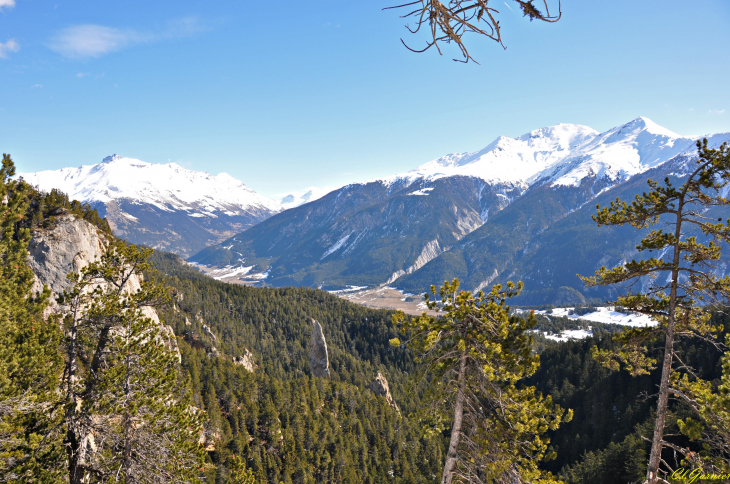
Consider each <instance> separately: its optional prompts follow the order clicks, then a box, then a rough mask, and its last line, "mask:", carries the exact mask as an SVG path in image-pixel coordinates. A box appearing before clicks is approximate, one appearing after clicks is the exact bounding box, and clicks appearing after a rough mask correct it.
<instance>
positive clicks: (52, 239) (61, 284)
mask: <svg viewBox="0 0 730 484" xmlns="http://www.w3.org/2000/svg"><path fill="white" fill-rule="evenodd" d="M106 237H107V236H106V235H105V234H103V233H101V232H100V231H99V230H98V229H97V228H96V227H94V226H93V225H91V224H90V223H88V222H86V221H85V220H77V219H76V218H75V217H74V216H73V215H64V216H61V217H58V218H57V219H56V224H55V227H53V229H50V230H36V231H34V232H33V235H32V238H31V240H30V243H29V244H28V255H29V257H28V265H29V266H30V268H31V270H32V271H33V274H35V277H36V279H35V283H34V284H33V291H34V292H41V291H42V290H43V285H44V284H46V285H48V287H49V289H50V290H51V291H53V293H54V294H60V293H62V292H63V291H64V290H66V289H69V288H70V287H71V286H72V285H73V284H72V283H71V281H69V280H68V279H66V274H68V273H70V272H76V273H78V272H79V271H80V270H81V269H83V268H84V267H86V266H87V265H88V264H89V263H90V262H92V261H93V260H94V259H98V258H99V257H101V255H102V254H103V253H104V249H105V248H106V246H107V244H108V241H107V238H106Z"/></svg>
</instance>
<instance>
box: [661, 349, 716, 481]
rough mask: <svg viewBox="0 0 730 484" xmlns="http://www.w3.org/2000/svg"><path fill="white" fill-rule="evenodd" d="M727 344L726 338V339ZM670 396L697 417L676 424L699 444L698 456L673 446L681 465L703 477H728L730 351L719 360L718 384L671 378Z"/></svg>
mask: <svg viewBox="0 0 730 484" xmlns="http://www.w3.org/2000/svg"><path fill="white" fill-rule="evenodd" d="M726 345H730V335H728V336H727V337H726ZM672 393H673V394H674V395H676V396H677V397H678V398H679V399H680V400H682V401H683V402H684V403H686V404H687V405H689V407H690V408H691V409H692V410H694V411H695V413H696V415H697V416H698V417H699V419H698V420H694V419H692V418H686V419H684V420H682V419H679V420H678V421H677V423H678V425H679V429H680V431H681V432H682V434H684V435H686V436H687V437H689V438H690V439H691V440H695V441H699V442H701V443H702V444H703V447H704V450H703V451H702V452H701V453H696V452H691V451H689V450H688V449H686V448H681V447H678V446H675V449H676V450H677V451H679V453H681V454H682V455H684V457H685V464H687V465H688V466H691V467H695V468H701V469H703V471H704V472H705V473H707V474H724V475H727V476H730V351H729V352H726V353H725V355H724V356H723V358H722V377H721V379H720V382H719V384H718V385H715V384H713V382H708V381H704V380H701V379H699V378H696V377H695V378H690V376H689V375H687V374H684V375H682V376H681V377H680V378H675V382H674V385H673V388H672Z"/></svg>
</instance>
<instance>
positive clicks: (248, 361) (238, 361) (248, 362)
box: [233, 349, 258, 372]
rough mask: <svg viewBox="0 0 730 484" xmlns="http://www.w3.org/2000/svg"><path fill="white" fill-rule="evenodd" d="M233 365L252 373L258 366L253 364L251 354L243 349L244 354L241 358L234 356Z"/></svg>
mask: <svg viewBox="0 0 730 484" xmlns="http://www.w3.org/2000/svg"><path fill="white" fill-rule="evenodd" d="M233 364H234V365H238V366H242V367H244V368H245V369H247V370H248V371H250V372H253V371H254V370H256V368H257V367H258V365H256V363H255V362H254V359H253V353H251V352H250V351H248V349H245V353H244V355H243V356H234V357H233Z"/></svg>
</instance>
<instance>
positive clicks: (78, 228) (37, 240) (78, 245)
mask: <svg viewBox="0 0 730 484" xmlns="http://www.w3.org/2000/svg"><path fill="white" fill-rule="evenodd" d="M108 244H109V239H108V236H107V235H106V234H104V233H103V232H101V231H100V230H99V229H97V228H96V227H94V226H93V225H92V224H90V223H89V222H87V221H86V220H82V219H77V218H76V217H74V216H73V215H64V216H60V217H58V218H56V223H55V225H54V227H53V228H52V229H42V230H36V231H34V232H33V234H32V236H31V240H30V243H29V244H28V265H29V266H30V268H31V270H32V271H33V274H34V275H35V281H34V283H33V288H32V290H33V292H41V291H42V290H43V286H44V285H47V286H48V288H49V289H50V290H51V291H52V293H53V294H52V297H51V299H50V304H49V306H48V308H47V309H46V311H47V313H50V312H53V311H56V310H59V309H60V308H59V307H58V304H57V303H56V299H55V296H56V295H58V294H61V293H62V292H63V291H65V290H67V289H70V288H71V286H72V285H73V282H72V281H69V280H68V279H67V278H66V275H67V274H69V273H71V272H74V273H78V272H79V271H81V269H83V268H84V267H86V266H87V265H88V264H89V263H91V262H93V261H94V260H95V259H98V258H100V257H101V256H102V254H103V253H104V251H105V250H106V248H107V246H108ZM141 284H142V278H141V277H137V276H132V277H130V278H129V281H128V283H127V287H125V290H126V291H128V292H136V291H137V290H138V289H140V287H141ZM142 312H143V313H144V315H145V316H147V317H148V318H150V319H152V320H153V321H154V322H155V323H157V324H159V325H160V329H161V331H160V338H162V339H163V342H164V344H165V345H166V346H167V347H168V348H170V349H171V350H172V351H173V352H175V354H176V355H177V358H178V361H181V355H180V349H179V348H178V346H177V339H176V338H175V333H174V331H173V330H172V328H171V327H170V326H168V325H164V324H162V323H161V322H160V318H159V317H158V316H157V312H156V311H155V310H154V309H153V308H150V307H146V308H143V309H142ZM46 315H47V314H46Z"/></svg>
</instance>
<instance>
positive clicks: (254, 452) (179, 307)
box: [153, 252, 728, 484]
mask: <svg viewBox="0 0 730 484" xmlns="http://www.w3.org/2000/svg"><path fill="white" fill-rule="evenodd" d="M153 263H154V266H155V267H156V269H157V270H158V271H159V273H158V274H157V275H155V276H154V277H159V278H163V279H164V280H165V281H166V283H167V284H169V285H170V286H172V287H173V288H174V291H175V292H176V297H175V301H174V303H173V304H170V305H169V306H167V307H165V308H163V309H162V310H161V311H160V315H161V317H162V318H163V319H164V320H165V321H166V322H168V323H169V324H171V325H172V326H173V327H174V329H175V331H176V333H177V334H178V335H180V337H179V341H180V346H181V349H182V355H183V366H184V368H185V370H186V372H188V373H189V374H190V376H191V378H192V381H193V386H194V388H195V392H196V398H198V399H199V402H198V404H200V405H201V407H202V408H205V409H206V411H207V412H208V414H209V416H210V422H209V424H208V430H209V432H210V434H211V437H212V438H214V439H215V440H216V443H215V450H211V451H210V452H209V459H210V462H211V464H213V466H212V467H211V469H210V471H209V473H208V480H209V482H226V478H227V474H228V471H227V469H228V463H229V462H231V458H232V456H233V455H242V456H245V458H246V464H247V466H248V467H249V468H251V469H253V470H254V472H255V475H256V476H257V479H258V480H259V481H261V482H271V483H278V482H343V483H344V482H403V483H406V482H437V481H438V479H439V475H440V471H441V468H442V465H443V456H444V452H445V446H446V444H447V442H448V437H449V434H448V430H447V431H445V432H444V433H443V434H442V435H440V436H436V437H431V438H425V437H423V436H422V432H421V428H420V427H419V424H418V423H417V422H415V421H414V420H413V419H409V418H408V414H409V413H412V412H414V411H415V410H417V408H418V406H419V403H420V398H421V396H422V395H421V393H420V391H419V386H418V385H416V384H414V382H413V379H412V378H411V376H412V375H413V374H414V369H415V364H414V362H413V360H412V356H413V355H411V354H410V353H409V352H408V350H398V349H397V348H396V351H394V349H393V348H391V347H390V346H389V345H388V340H389V339H390V338H392V337H394V336H395V335H396V333H395V330H394V328H393V325H392V322H391V319H392V314H393V313H392V312H391V311H385V310H373V309H368V308H364V307H361V306H357V305H354V304H351V303H349V302H345V301H343V300H341V299H339V298H337V297H336V296H333V295H330V294H328V293H326V292H324V291H319V290H315V289H309V288H281V289H272V288H252V287H244V286H236V285H230V284H225V283H220V282H217V281H215V280H212V279H210V278H208V277H206V276H203V275H202V274H200V273H199V272H198V271H197V270H195V269H193V268H191V267H189V266H187V265H186V264H185V263H184V262H182V261H181V260H180V259H179V258H178V257H177V256H175V255H172V254H167V253H163V252H156V253H155V254H154V255H153ZM309 318H315V319H317V320H318V321H320V322H321V323H322V324H323V326H324V332H325V336H326V338H327V344H328V347H329V351H330V371H331V378H330V379H328V380H325V379H320V378H314V377H312V376H311V374H310V372H309V361H308V354H309V339H310V335H311V323H309V320H310V319H309ZM715 319H716V322H718V323H720V324H722V323H725V326H726V327H727V323H726V320H727V319H728V318H727V316H726V315H724V314H722V313H717V314H716V315H715ZM204 324H205V325H206V326H208V327H209V328H210V332H207V331H206V330H205V329H204V328H203V325H204ZM582 325H584V323H583V322H576V321H575V320H570V319H567V318H558V317H550V318H545V317H538V326H537V328H538V329H539V330H540V331H548V332H558V331H560V330H561V329H580V328H581V327H583V326H582ZM592 329H593V332H594V336H593V337H590V338H587V339H585V340H581V341H569V342H565V343H556V342H553V341H550V340H546V339H545V338H544V337H538V338H536V343H535V348H536V350H538V351H539V352H540V359H541V365H540V368H539V369H538V371H537V372H536V373H535V374H534V375H533V376H532V377H531V378H530V379H529V380H528V381H527V382H526V383H527V384H531V385H535V386H536V387H537V389H538V390H539V391H541V392H542V393H543V394H545V395H552V397H553V400H554V401H555V402H556V403H557V404H559V405H561V406H562V407H563V408H570V409H573V412H574V417H573V420H572V421H571V422H569V423H564V424H562V425H561V427H560V428H559V429H558V430H557V431H555V432H552V434H551V439H552V441H551V448H552V450H553V451H555V457H554V459H552V460H550V461H548V462H545V463H544V464H543V466H544V468H545V469H547V470H549V471H551V472H553V473H555V474H556V475H558V476H559V477H560V478H561V479H562V480H564V481H565V482H568V483H571V484H573V483H576V484H577V483H592V484H593V483H597V484H604V483H605V484H614V483H616V484H618V483H627V482H634V481H635V482H640V481H641V479H642V477H643V473H644V472H645V468H646V457H647V455H648V448H649V446H650V443H649V442H647V441H646V440H644V439H643V438H642V437H650V436H651V429H652V412H651V408H652V404H653V399H652V398H648V396H650V395H652V394H654V393H656V387H657V383H658V378H659V375H658V373H657V372H656V371H655V372H653V373H652V374H650V375H647V376H642V377H638V378H634V377H631V376H630V375H629V374H628V373H626V372H612V371H609V370H607V369H605V368H604V367H602V366H601V365H600V364H598V363H597V362H596V361H594V360H593V359H592V357H591V347H593V346H596V345H597V346H599V347H600V348H612V347H613V346H614V345H615V343H614V342H613V341H612V339H611V335H612V333H614V332H616V331H620V330H621V328H620V327H617V326H615V325H601V324H592ZM211 333H212V335H213V336H211ZM660 346H661V342H660V341H659V342H657V343H656V348H659V347H660ZM246 350H249V351H251V352H252V353H253V355H254V359H255V362H256V364H257V365H258V368H257V369H256V371H255V372H254V373H250V372H248V371H247V370H245V369H244V368H243V367H242V366H236V365H235V364H234V363H233V362H232V361H233V357H234V356H241V355H243V354H245V352H246ZM680 352H681V354H682V355H683V356H684V357H685V361H687V362H689V363H691V364H692V365H693V366H695V368H698V370H699V376H701V377H703V378H705V379H707V380H717V379H718V378H719V377H720V374H721V367H720V358H721V356H722V354H721V353H720V352H719V351H717V350H716V349H714V348H713V347H711V346H710V345H703V344H700V343H693V344H683V345H682V346H681V348H680ZM216 355H218V356H216ZM378 371H381V372H382V373H383V374H384V375H385V376H386V377H387V378H388V381H389V383H390V388H391V391H392V393H393V396H394V398H395V400H396V402H397V403H398V405H399V406H400V409H401V414H402V415H399V414H398V413H397V412H396V411H395V410H394V409H392V408H391V407H389V406H388V405H387V404H386V403H385V399H383V398H378V397H376V396H375V395H374V394H373V393H372V392H371V391H370V390H369V385H370V383H371V382H372V380H373V378H374V376H375V375H376V373H377V372H378ZM683 414H686V410H685V409H683V408H682V407H681V406H680V405H678V404H676V403H675V405H674V406H673V416H672V419H671V420H670V430H672V431H674V432H675V433H679V432H678V431H677V429H676V419H677V418H678V417H679V416H682V415H683ZM667 456H670V453H669V452H667Z"/></svg>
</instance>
